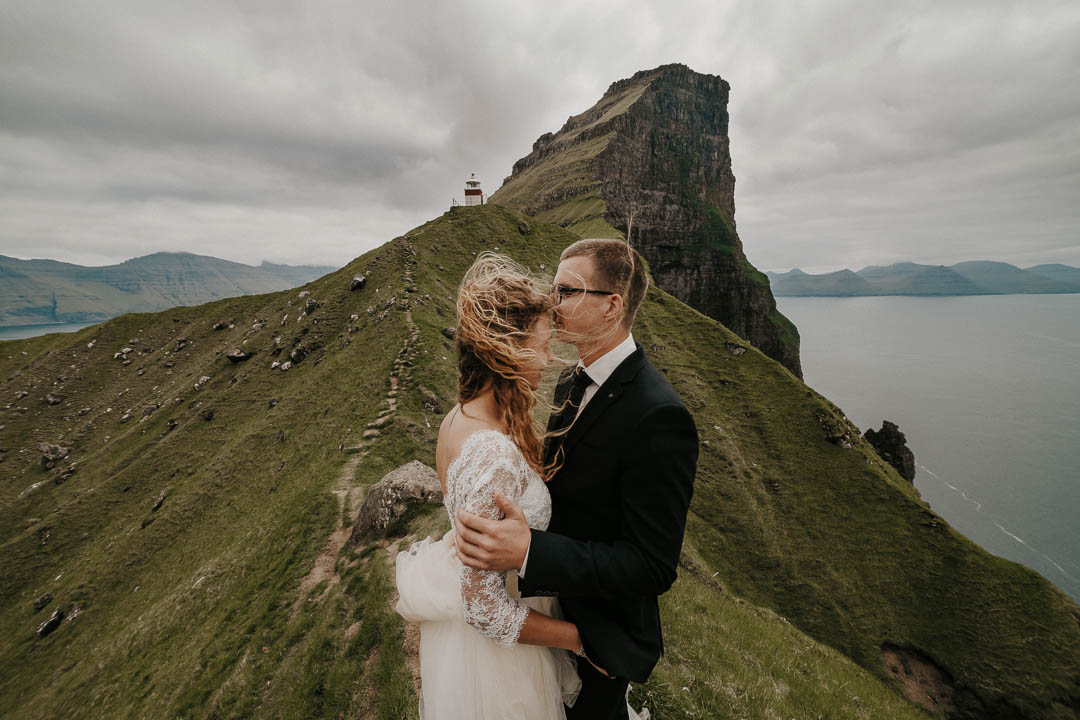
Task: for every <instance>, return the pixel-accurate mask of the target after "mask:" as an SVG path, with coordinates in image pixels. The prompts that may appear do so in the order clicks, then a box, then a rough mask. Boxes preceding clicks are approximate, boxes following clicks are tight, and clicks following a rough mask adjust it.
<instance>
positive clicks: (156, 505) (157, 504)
mask: <svg viewBox="0 0 1080 720" xmlns="http://www.w3.org/2000/svg"><path fill="white" fill-rule="evenodd" d="M163 502H165V491H164V490H162V491H161V494H160V495H158V496H157V500H155V501H154V507H152V508H150V512H157V511H158V509H159V508H160V507H161V503H163Z"/></svg>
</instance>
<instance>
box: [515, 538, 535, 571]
mask: <svg viewBox="0 0 1080 720" xmlns="http://www.w3.org/2000/svg"><path fill="white" fill-rule="evenodd" d="M530 550H532V538H531V537H530V538H529V547H527V548H525V559H524V560H522V561H521V569H520V570H518V577H519V578H523V577H525V566H526V565H528V564H529V551H530Z"/></svg>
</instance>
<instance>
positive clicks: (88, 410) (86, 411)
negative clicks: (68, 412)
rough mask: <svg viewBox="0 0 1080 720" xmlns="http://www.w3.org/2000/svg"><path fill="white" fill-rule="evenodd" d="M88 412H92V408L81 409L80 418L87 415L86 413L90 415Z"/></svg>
mask: <svg viewBox="0 0 1080 720" xmlns="http://www.w3.org/2000/svg"><path fill="white" fill-rule="evenodd" d="M88 412H90V408H88V407H84V408H79V415H80V416H81V415H85V414H86V413H88Z"/></svg>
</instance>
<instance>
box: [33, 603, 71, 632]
mask: <svg viewBox="0 0 1080 720" xmlns="http://www.w3.org/2000/svg"><path fill="white" fill-rule="evenodd" d="M63 619H64V611H63V610H61V609H60V608H56V609H55V610H53V614H52V615H51V616H49V619H48V620H46V621H45V622H43V623H41V626H40V627H39V628H38V629H37V634H38V637H45V636H46V635H48V634H49V633H51V632H52V631H53V630H55V629H56V628H58V627H60V622H61V621H62V620H63Z"/></svg>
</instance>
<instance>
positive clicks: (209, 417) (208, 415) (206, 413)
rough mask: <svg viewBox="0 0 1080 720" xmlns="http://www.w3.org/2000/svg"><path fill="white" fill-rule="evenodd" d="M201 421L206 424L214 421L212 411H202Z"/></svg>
mask: <svg viewBox="0 0 1080 720" xmlns="http://www.w3.org/2000/svg"><path fill="white" fill-rule="evenodd" d="M202 419H203V420H205V421H207V422H210V421H211V420H213V419H214V411H213V410H210V409H207V410H203V413H202Z"/></svg>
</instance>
